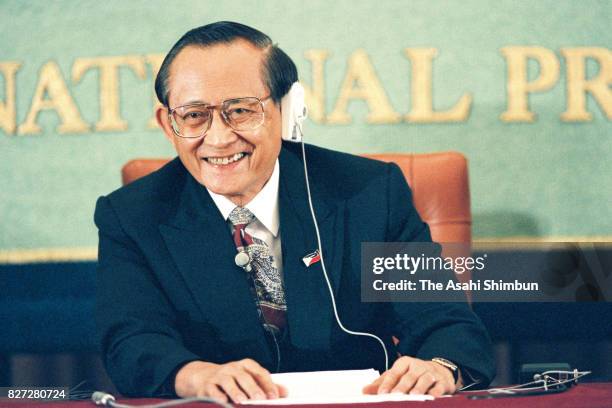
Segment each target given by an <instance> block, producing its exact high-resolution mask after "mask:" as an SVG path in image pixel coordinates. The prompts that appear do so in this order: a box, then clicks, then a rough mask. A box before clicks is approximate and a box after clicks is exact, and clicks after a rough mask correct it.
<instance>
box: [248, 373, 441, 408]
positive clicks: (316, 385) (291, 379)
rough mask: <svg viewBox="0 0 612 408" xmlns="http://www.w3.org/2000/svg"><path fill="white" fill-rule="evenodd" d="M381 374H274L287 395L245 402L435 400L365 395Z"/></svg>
mask: <svg viewBox="0 0 612 408" xmlns="http://www.w3.org/2000/svg"><path fill="white" fill-rule="evenodd" d="M379 376H380V374H379V372H378V371H376V370H374V369H369V370H347V371H313V372H307V373H281V374H272V381H274V383H275V384H280V385H283V386H284V387H285V388H287V391H288V396H287V397H286V398H279V399H273V400H249V401H245V402H243V404H253V405H258V404H265V405H291V404H296V405H297V404H355V403H359V402H381V401H427V400H432V399H434V398H433V397H432V396H431V395H410V394H378V395H365V394H363V392H362V389H363V387H365V386H366V385H368V384H370V383H372V382H373V381H374V380H376V379H377V378H378V377H379Z"/></svg>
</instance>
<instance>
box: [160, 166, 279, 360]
mask: <svg viewBox="0 0 612 408" xmlns="http://www.w3.org/2000/svg"><path fill="white" fill-rule="evenodd" d="M186 180H187V181H186V183H185V187H184V189H183V192H182V194H181V197H180V199H179V204H178V207H177V211H176V213H175V214H174V217H172V219H170V220H169V222H168V223H167V224H162V225H160V227H159V229H160V232H161V234H162V236H163V239H164V241H165V243H166V245H167V247H168V250H169V251H170V254H171V256H172V258H173V260H174V263H175V264H176V266H177V268H178V270H179V271H180V273H181V274H182V276H183V278H184V279H185V283H186V285H187V287H188V288H189V290H190V291H191V292H192V295H193V298H194V299H195V301H196V303H197V305H198V307H199V308H200V310H201V311H202V314H203V316H204V318H205V319H206V320H207V321H209V322H210V323H211V324H212V325H213V326H214V327H216V328H217V329H218V332H217V335H218V336H219V339H220V340H221V341H222V342H223V343H227V344H233V345H239V348H240V351H239V353H241V354H244V355H250V356H253V357H256V358H258V359H260V361H261V362H262V363H263V364H265V365H268V364H266V363H267V362H271V361H273V358H272V355H271V354H270V350H269V348H268V345H267V342H266V339H265V337H264V334H263V329H262V327H261V324H260V322H259V318H258V316H257V310H256V306H255V304H254V301H253V298H252V294H251V292H250V288H249V285H248V281H247V279H246V276H245V272H244V271H243V270H242V269H241V268H239V267H238V266H236V265H235V264H234V256H235V255H236V248H235V246H234V244H233V241H232V238H231V234H230V231H229V229H228V226H227V224H226V223H225V221H224V220H223V217H222V216H221V213H220V212H219V210H218V208H217V207H216V205H215V204H214V202H213V201H212V199H211V198H210V195H209V194H208V192H207V191H206V189H205V188H204V187H203V186H201V185H200V184H199V183H197V181H195V179H193V177H191V176H190V175H187V177H186ZM262 360H263V361H262Z"/></svg>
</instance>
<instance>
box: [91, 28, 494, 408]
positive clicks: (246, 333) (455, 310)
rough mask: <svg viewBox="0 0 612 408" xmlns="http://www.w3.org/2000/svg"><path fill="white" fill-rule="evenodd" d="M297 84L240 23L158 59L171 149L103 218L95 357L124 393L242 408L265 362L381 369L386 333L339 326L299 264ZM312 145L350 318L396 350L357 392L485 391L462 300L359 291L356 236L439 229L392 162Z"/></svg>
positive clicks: (272, 391) (273, 50) (326, 249)
mask: <svg viewBox="0 0 612 408" xmlns="http://www.w3.org/2000/svg"><path fill="white" fill-rule="evenodd" d="M295 81H297V70H296V68H295V65H294V64H293V62H292V61H291V59H289V57H288V56H287V55H286V54H285V53H284V52H282V51H281V50H280V49H279V48H278V47H276V46H274V45H273V44H272V42H271V40H270V38H268V37H267V36H266V35H265V34H263V33H261V32H259V31H257V30H255V29H252V28H250V27H247V26H244V25H241V24H237V23H231V22H219V23H214V24H209V25H207V26H203V27H199V28H196V29H194V30H191V31H190V32H188V33H187V34H185V35H184V36H183V37H182V38H181V39H180V40H179V41H178V42H177V44H175V45H174V47H173V48H172V50H171V51H170V52H169V54H168V55H167V56H166V59H165V61H164V63H163V64H162V67H161V69H160V72H159V74H158V77H157V80H156V92H157V95H158V98H159V100H160V102H161V103H162V105H163V106H162V107H161V108H159V109H158V111H157V120H158V122H159V124H160V126H161V127H162V129H163V131H164V133H165V135H166V137H167V138H168V139H169V140H170V142H171V143H172V144H173V146H174V147H175V149H176V151H177V153H178V159H175V160H173V161H171V162H170V163H169V164H168V165H166V166H165V167H163V168H162V169H161V170H159V171H158V172H156V173H154V174H152V175H150V176H147V177H144V178H143V179H141V180H138V181H136V182H134V183H132V184H130V185H128V186H125V187H123V188H121V189H119V190H117V191H115V192H114V193H112V194H110V195H108V196H106V197H101V198H100V199H99V200H98V203H97V207H96V214H95V221H96V224H97V226H98V228H99V235H100V245H99V271H98V304H97V319H98V322H99V327H100V334H101V343H102V353H103V356H104V361H105V365H106V367H107V370H108V372H109V374H110V376H111V378H112V379H113V381H114V382H115V384H116V386H117V387H118V389H119V391H120V392H122V393H123V394H126V395H134V396H139V395H140V396H143V395H175V394H176V395H179V396H183V397H185V396H193V395H199V396H204V395H206V396H211V397H215V398H218V399H220V400H231V401H234V402H240V401H243V400H245V399H247V398H255V399H259V398H277V397H279V396H283V395H285V394H286V390H284V389H283V388H282V387H280V386H277V385H275V384H273V382H272V380H271V377H270V371H309V370H329V369H356V368H371V367H375V368H378V369H381V370H384V355H383V352H382V348H381V345H380V344H379V343H378V342H376V341H375V340H373V339H372V338H368V337H363V336H361V337H359V336H354V335H349V334H347V333H345V332H343V331H342V330H340V328H339V325H338V324H337V322H336V320H335V318H334V315H333V309H332V304H331V299H330V294H329V292H328V289H327V286H326V282H325V279H324V276H323V272H322V269H321V263H320V262H318V263H314V264H312V265H310V266H308V267H307V266H306V265H305V264H304V263H303V261H302V258H303V257H304V256H305V255H307V254H309V253H312V252H313V251H314V250H315V249H317V239H316V235H315V231H314V225H313V220H312V218H311V216H310V210H309V207H308V197H307V195H306V189H305V182H304V171H303V162H302V156H301V151H300V146H299V145H295V144H291V143H284V144H283V142H281V115H282V112H281V109H280V100H281V98H282V97H283V96H284V95H285V94H286V93H287V92H288V91H289V88H290V87H291V85H292V84H293V83H294V82H295ZM306 154H307V158H308V167H309V177H310V183H311V186H312V199H313V203H314V207H315V211H316V215H317V218H318V221H319V227H320V230H321V231H320V232H321V234H320V235H321V240H322V245H323V253H324V254H325V256H326V257H325V260H326V267H327V271H328V273H329V276H330V280H331V284H332V286H333V290H334V293H335V297H336V303H337V307H338V313H339V316H340V319H341V320H342V322H343V323H344V325H345V326H346V327H347V328H349V329H350V330H355V331H357V330H358V331H364V332H369V333H373V334H376V335H377V336H379V337H380V338H382V339H384V341H385V343H386V347H387V349H388V350H389V351H390V353H389V355H390V357H391V358H392V359H394V360H395V361H394V362H393V365H392V367H391V368H390V370H389V371H387V372H385V373H384V374H383V375H382V376H381V377H380V378H379V379H378V380H377V381H376V382H375V383H373V384H371V385H370V386H368V387H366V389H364V392H367V393H386V392H413V393H429V394H432V395H442V394H448V393H453V392H454V391H455V390H456V389H457V387H458V386H460V385H461V384H462V383H466V382H471V381H472V379H476V380H478V381H480V383H481V385H482V384H487V383H488V382H489V381H490V379H491V377H492V374H493V371H492V370H493V362H492V354H491V348H490V342H489V340H488V337H487V334H486V332H485V331H484V329H483V327H482V325H481V323H480V322H479V320H478V319H477V318H476V317H475V315H474V314H473V313H472V312H471V311H470V310H469V308H468V307H467V306H466V305H465V304H464V303H457V304H435V303H433V304H417V303H401V304H399V303H397V304H392V303H362V302H361V301H360V272H359V271H360V269H359V268H360V265H359V258H360V255H359V254H360V244H361V242H362V241H406V242H408V241H417V242H422V241H430V240H431V238H430V235H429V229H428V227H427V225H426V224H424V223H423V222H422V221H421V219H420V218H419V216H418V214H417V213H416V211H415V209H414V208H413V207H412V204H411V203H412V199H411V195H410V190H409V188H408V186H407V185H406V182H405V180H404V178H403V175H402V173H401V171H400V170H399V168H398V167H397V166H396V165H393V164H384V163H381V162H377V161H373V160H367V159H363V158H359V157H354V156H350V155H347V154H342V153H337V152H332V151H329V150H325V149H321V148H316V147H314V146H307V148H306ZM237 253H244V254H243V255H245V256H247V260H248V262H247V263H246V264H245V263H242V264H241V265H243V266H244V270H243V268H241V267H239V266H238V264H240V262H239V261H238V258H235V257H236V254H237ZM251 261H252V262H251ZM251 266H252V267H251ZM392 336H396V337H397V338H398V339H399V345H398V348H397V350H396V348H395V346H394V345H393V343H392V341H391V339H392ZM396 352H399V353H400V354H401V355H402V357H400V358H397V359H395V356H396ZM434 358H441V360H440V359H438V360H436V361H432V359H434ZM457 367H458V369H457Z"/></svg>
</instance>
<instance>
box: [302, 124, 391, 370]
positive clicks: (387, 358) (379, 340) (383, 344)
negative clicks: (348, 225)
mask: <svg viewBox="0 0 612 408" xmlns="http://www.w3.org/2000/svg"><path fill="white" fill-rule="evenodd" d="M300 131H301V129H300ZM301 145H302V160H303V161H304V178H305V179H306V191H307V193H308V205H309V207H310V214H311V215H312V221H313V223H314V227H315V232H316V235H317V245H318V246H319V256H320V257H321V268H322V269H323V276H324V277H325V282H327V289H328V290H329V296H330V298H331V301H332V307H333V309H334V316H335V317H336V322H338V326H340V328H341V329H342V331H344V332H345V333H348V334H351V335H353V336H365V337H371V338H373V339H376V340H377V341H378V342H379V343H380V345H381V346H382V349H383V351H384V353H385V371H386V370H388V369H389V354H388V353H387V347H386V346H385V343H384V342H383V341H382V340H381V338H380V337H378V336H376V335H374V334H372V333H365V332H357V331H352V330H349V329H347V328H346V327H344V325H343V324H342V322H341V321H340V316H338V309H337V307H336V298H335V297H334V290H333V288H332V285H331V282H330V280H329V276H328V275H327V269H325V261H324V260H323V246H322V245H321V235H320V233H319V223H318V222H317V216H316V215H315V211H314V206H313V205H312V196H311V195H310V183H309V182H308V166H307V165H306V149H305V147H304V140H303V138H302V141H301Z"/></svg>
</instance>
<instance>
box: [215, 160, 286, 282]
mask: <svg viewBox="0 0 612 408" xmlns="http://www.w3.org/2000/svg"><path fill="white" fill-rule="evenodd" d="M279 175H280V167H279V164H278V159H276V163H275V164H274V170H273V171H272V175H271V176H270V179H269V180H268V181H267V182H266V184H265V185H264V186H263V188H262V189H261V191H260V192H259V193H257V195H256V196H255V197H253V199H252V200H251V201H249V202H248V203H247V204H246V205H244V207H245V208H248V209H249V210H250V211H251V212H252V213H253V215H255V217H256V219H255V221H253V222H252V223H250V224H249V225H247V227H246V232H247V233H249V234H250V235H251V236H253V237H256V238H259V239H261V240H262V241H264V242H265V243H266V244H267V245H268V247H269V248H270V253H271V254H272V256H273V257H274V266H275V267H276V269H277V270H278V273H279V274H280V276H281V279H282V276H283V257H282V251H281V239H280V233H279V232H280V231H279V215H278V183H279ZM207 190H208V189H207ZM208 193H209V194H210V196H211V198H212V199H213V201H214V203H215V205H216V206H217V208H218V209H219V211H220V212H221V215H222V216H223V219H224V220H225V221H226V222H227V224H228V227H229V228H230V231H231V232H233V228H234V227H233V226H232V224H231V222H229V220H228V217H229V214H230V212H232V210H233V209H234V208H236V204H234V203H233V202H231V201H230V200H229V199H228V198H227V197H224V196H222V195H220V194H216V193H213V192H212V191H210V190H208Z"/></svg>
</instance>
